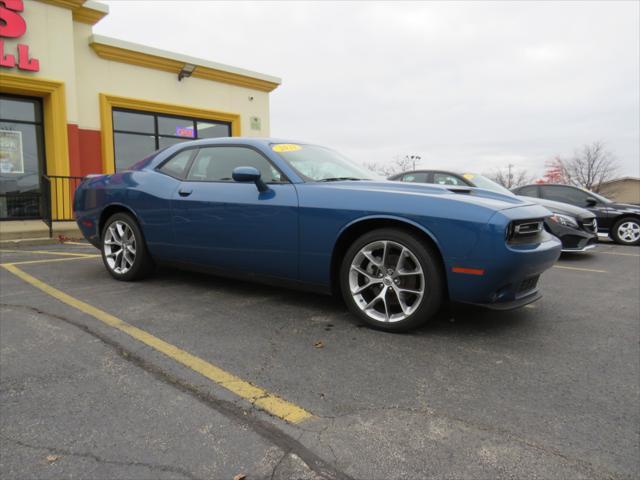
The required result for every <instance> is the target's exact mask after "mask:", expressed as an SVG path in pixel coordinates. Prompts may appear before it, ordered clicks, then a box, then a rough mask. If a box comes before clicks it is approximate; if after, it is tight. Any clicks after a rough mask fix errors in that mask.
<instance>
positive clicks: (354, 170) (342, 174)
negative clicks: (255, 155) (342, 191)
mask: <svg viewBox="0 0 640 480" xmlns="http://www.w3.org/2000/svg"><path fill="white" fill-rule="evenodd" d="M271 149H272V150H273V151H274V152H276V153H278V155H280V156H281V157H282V158H283V159H284V161H285V162H287V163H288V164H289V165H290V166H291V168H293V169H294V170H295V171H296V172H297V173H298V174H299V175H300V176H301V177H302V178H303V179H304V180H305V181H310V182H332V181H338V180H374V179H375V180H380V179H381V177H379V176H378V175H377V174H375V173H373V172H371V171H369V170H367V169H365V168H363V167H360V166H358V165H356V164H354V163H353V162H351V160H349V159H347V158H346V157H345V156H343V155H342V154H340V153H338V152H336V151H334V150H330V149H328V148H325V147H321V146H319V145H301V144H291V143H277V144H273V145H271Z"/></svg>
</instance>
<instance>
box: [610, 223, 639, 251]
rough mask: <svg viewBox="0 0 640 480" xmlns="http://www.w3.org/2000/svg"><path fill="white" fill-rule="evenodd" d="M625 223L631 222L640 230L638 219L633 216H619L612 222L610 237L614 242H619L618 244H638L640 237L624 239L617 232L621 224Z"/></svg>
mask: <svg viewBox="0 0 640 480" xmlns="http://www.w3.org/2000/svg"><path fill="white" fill-rule="evenodd" d="M625 224H631V225H635V227H633V228H636V229H638V230H640V220H639V219H637V218H635V217H624V218H621V219H620V220H618V221H616V223H614V224H613V228H612V229H611V238H612V239H613V241H614V242H616V243H619V244H620V245H640V237H638V238H636V239H635V240H631V241H628V240H625V239H624V238H623V237H622V236H621V235H620V233H621V232H619V230H620V227H621V226H622V225H625Z"/></svg>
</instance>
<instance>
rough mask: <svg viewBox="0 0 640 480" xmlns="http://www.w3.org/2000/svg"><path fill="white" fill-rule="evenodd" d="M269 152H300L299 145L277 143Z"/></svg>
mask: <svg viewBox="0 0 640 480" xmlns="http://www.w3.org/2000/svg"><path fill="white" fill-rule="evenodd" d="M271 150H273V151H274V152H280V153H281V152H297V151H298V150H302V147H301V146H300V145H296V144H294V143H278V144H277V145H273V146H272V147H271Z"/></svg>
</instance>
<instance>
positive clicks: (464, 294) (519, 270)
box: [447, 232, 561, 310]
mask: <svg viewBox="0 0 640 480" xmlns="http://www.w3.org/2000/svg"><path fill="white" fill-rule="evenodd" d="M482 250H484V249H480V251H479V252H477V253H476V254H475V255H474V258H466V259H464V260H461V261H459V262H456V261H455V260H454V261H450V262H447V263H448V265H447V276H448V283H449V296H450V299H451V300H452V301H454V302H461V303H471V304H475V305H481V306H483V307H489V308H492V309H496V310H511V309H514V308H519V307H522V306H524V305H526V304H528V303H531V302H534V301H536V300H538V299H539V298H540V297H541V295H540V293H539V290H538V280H539V278H540V276H541V275H542V273H544V272H545V271H546V270H548V269H549V268H551V267H552V266H553V265H554V264H555V263H556V261H557V260H558V257H559V256H560V251H561V243H560V241H559V240H558V239H557V238H556V237H554V236H552V235H550V234H549V233H547V232H544V240H543V241H542V242H540V243H537V244H530V245H509V244H506V243H503V244H501V245H494V246H493V248H491V249H487V251H486V252H485V253H484V255H483V254H482ZM456 266H469V267H474V268H476V269H477V271H482V272H483V273H482V274H481V275H479V274H476V275H470V274H464V273H456V271H459V269H456V268H455V267H456ZM454 269H455V270H454Z"/></svg>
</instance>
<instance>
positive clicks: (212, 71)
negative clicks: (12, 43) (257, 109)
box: [90, 42, 279, 92]
mask: <svg viewBox="0 0 640 480" xmlns="http://www.w3.org/2000/svg"><path fill="white" fill-rule="evenodd" d="M90 45H91V48H93V50H94V52H96V54H97V55H98V56H99V57H100V58H103V59H105V60H111V61H113V62H122V63H128V64H130V65H137V66H140V67H146V68H154V69H156V70H163V71H165V72H172V73H175V74H176V75H177V74H178V73H179V72H180V70H182V68H183V67H184V65H185V62H182V61H179V60H173V59H171V58H165V57H160V56H157V55H151V54H149V53H143V52H136V51H135V50H129V49H126V48H121V47H114V46H113V45H106V44H102V43H98V42H92V43H91V44H90ZM192 76H193V77H196V78H202V79H205V80H212V81H214V82H222V83H228V84H230V85H236V86H239V87H245V88H252V89H254V90H260V91H262V92H271V91H273V90H275V89H276V88H277V87H278V86H279V84H278V83H275V82H269V81H268V80H262V79H259V78H252V77H249V76H246V75H241V74H239V73H233V72H225V71H223V70H218V69H216V68H211V67H204V66H201V65H197V66H196V67H195V70H194V71H193V73H192Z"/></svg>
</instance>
